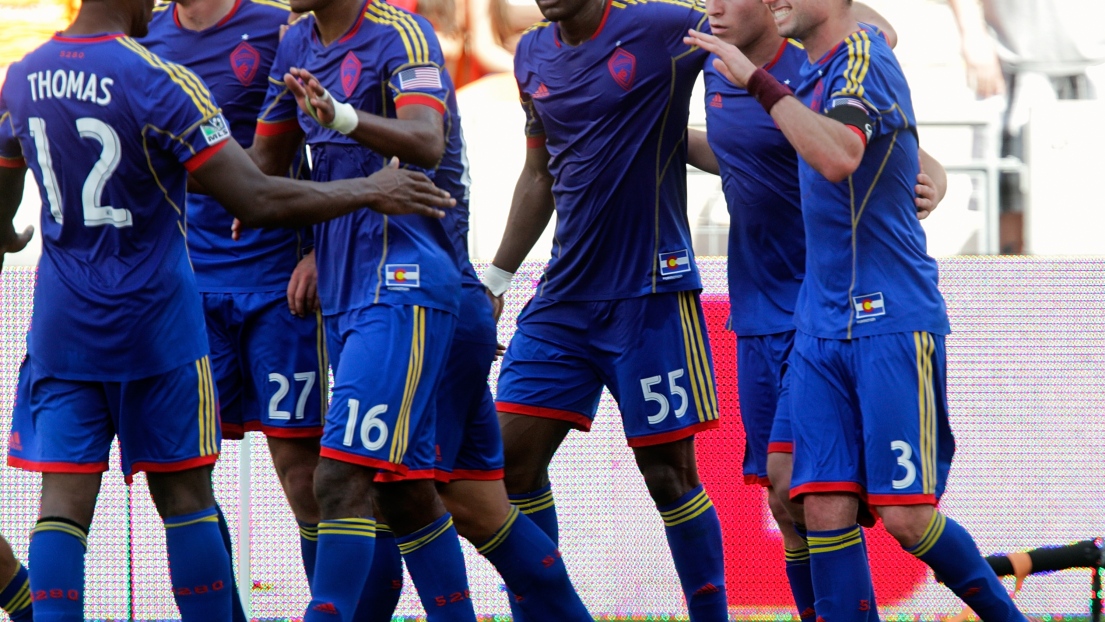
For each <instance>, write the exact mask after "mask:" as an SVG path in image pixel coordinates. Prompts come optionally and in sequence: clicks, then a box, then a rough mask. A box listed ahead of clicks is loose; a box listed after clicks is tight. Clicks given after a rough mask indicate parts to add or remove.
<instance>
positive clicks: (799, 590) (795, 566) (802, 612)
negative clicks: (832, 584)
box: [784, 524, 817, 620]
mask: <svg viewBox="0 0 1105 622" xmlns="http://www.w3.org/2000/svg"><path fill="white" fill-rule="evenodd" d="M794 530H795V531H797V532H798V535H799V536H800V537H801V538H802V540H803V541H805V540H806V538H807V537H808V536H807V534H806V527H805V526H804V525H798V524H795V525H794ZM784 551H785V554H786V560H787V581H789V582H790V593H791V594H793V595H794V604H795V605H796V606H797V607H798V615H799V617H801V618H802V619H803V620H814V619H815V618H816V617H817V611H816V610H815V609H814V607H813V603H814V600H815V599H814V595H813V575H811V574H810V547H809V543H808V542H807V543H806V546H803V547H802V548H800V549H784Z"/></svg>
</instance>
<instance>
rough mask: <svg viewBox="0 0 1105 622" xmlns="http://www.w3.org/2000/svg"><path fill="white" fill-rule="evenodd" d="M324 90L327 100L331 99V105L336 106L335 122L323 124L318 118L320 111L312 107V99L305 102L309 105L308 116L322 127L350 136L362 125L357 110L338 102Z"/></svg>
mask: <svg viewBox="0 0 1105 622" xmlns="http://www.w3.org/2000/svg"><path fill="white" fill-rule="evenodd" d="M323 90H324V91H325V93H326V98H327V99H329V100H330V103H331V105H333V106H334V120H333V121H331V122H329V123H323V122H322V120H321V119H319V118H318V109H316V108H315V107H314V106H312V105H311V99H310V98H307V99H306V100H305V101H304V103H306V104H307V114H309V115H310V116H311V118H312V119H314V120H315V121H317V122H318V124H319V125H321V126H322V127H325V128H328V129H331V130H334V131H335V132H340V133H342V134H345V135H349V133H350V132H352V131H353V130H355V129H357V124H358V123H360V121H359V120H358V119H357V109H356V108H354V107H353V106H351V105H349V104H347V103H345V102H341V101H338V100H337V99H336V98H335V97H334V96H333V95H331V94H330V91H326V90H325V89H323Z"/></svg>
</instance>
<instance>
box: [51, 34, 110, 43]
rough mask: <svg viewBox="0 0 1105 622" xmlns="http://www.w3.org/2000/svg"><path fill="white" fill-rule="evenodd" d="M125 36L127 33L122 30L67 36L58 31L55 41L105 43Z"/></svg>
mask: <svg viewBox="0 0 1105 622" xmlns="http://www.w3.org/2000/svg"><path fill="white" fill-rule="evenodd" d="M125 36H126V35H125V34H123V33H121V32H113V33H111V34H107V35H91V36H88V35H83V36H82V35H76V36H70V37H67V36H65V35H63V34H61V33H60V32H57V33H54V41H60V42H62V43H103V42H104V41H111V40H113V39H119V38H121V37H125Z"/></svg>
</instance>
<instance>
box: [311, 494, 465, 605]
mask: <svg viewBox="0 0 1105 622" xmlns="http://www.w3.org/2000/svg"><path fill="white" fill-rule="evenodd" d="M396 542H397V543H398V544H399V552H400V553H402V554H403V559H404V560H406V562H407V569H408V570H410V572H411V579H412V580H413V581H414V587H415V588H416V589H417V590H418V597H419V599H420V600H421V601H422V606H423V607H424V608H425V609H426V619H427V620H428V621H429V622H452V621H453V620H462V621H464V622H474V621H475V619H476V612H475V610H474V609H473V608H472V598H471V595H470V594H469V593H468V575H467V574H466V573H465V570H464V554H463V553H462V552H461V550H460V540H459V539H458V538H457V530H456V529H455V528H454V527H453V517H452V516H451V515H449V514H448V513H446V514H444V515H442V517H441V518H439V519H437V520H435V521H434V522H432V523H430V524H429V525H426V526H425V527H423V528H422V529H419V530H418V531H416V532H414V533H412V534H410V535H408V536H403V537H401V538H396ZM305 622H308V621H305Z"/></svg>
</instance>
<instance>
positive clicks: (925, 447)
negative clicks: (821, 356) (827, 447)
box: [857, 332, 1024, 622]
mask: <svg viewBox="0 0 1105 622" xmlns="http://www.w3.org/2000/svg"><path fill="white" fill-rule="evenodd" d="M858 341H859V343H858V344H857V347H858V352H857V354H858V356H857V375H858V377H859V386H860V389H861V390H860V403H861V408H862V410H863V413H864V415H863V419H864V429H865V440H866V446H865V461H866V468H867V482H868V484H867V485H868V498H869V499H870V501H871V503H872V505H875V506H876V507H877V508H878V512H879V515H880V516H881V517H882V520H883V524H884V525H885V526H886V530H887V531H888V532H890V535H892V536H894V538H895V539H896V540H898V542H899V543H900V544H901V545H902V547H903V548H905V549H906V550H907V551H909V552H910V553H912V554H914V555H916V556H917V557H918V558H919V559H920V560H921V561H923V562H925V563H926V564H928V565H929V566H930V567H931V568H932V569H933V570H934V571H936V573H937V574H938V575H940V577H941V579H943V581H944V584H945V585H947V586H948V587H949V588H950V589H951V590H952V591H953V592H955V594H956V595H957V596H959V597H960V598H961V599H963V601H964V602H965V603H967V605H968V606H970V607H971V608H972V609H974V610H975V612H976V613H977V614H978V615H979V617H980V618H982V619H983V620H985V621H986V622H999V621H1002V622H1004V621H1020V620H1023V619H1024V616H1023V615H1022V614H1021V613H1020V612H1019V611H1018V610H1017V608H1016V605H1014V604H1013V601H1012V599H1011V598H1010V597H1009V594H1008V593H1007V592H1006V590H1005V588H1004V587H1003V586H1002V584H1001V582H1000V581H999V580H998V578H997V575H995V574H994V571H993V569H992V568H991V567H990V565H989V564H988V563H986V560H985V559H983V557H982V555H981V553H979V550H978V547H977V546H976V545H975V542H974V540H973V539H972V538H971V536H970V534H968V533H967V531H966V530H965V529H963V527H961V526H960V525H959V524H958V523H956V522H955V521H954V520H952V519H951V518H948V517H947V516H945V515H944V514H942V513H940V512H938V511H937V510H936V509H935V505H936V503H937V501H938V500H939V498H940V495H941V494H943V492H944V484H945V481H946V479H947V475H948V471H949V469H950V467H951V460H952V455H953V452H954V446H955V441H954V440H953V438H952V435H951V430H950V428H949V426H948V411H947V400H946V397H945V369H946V367H945V355H944V338H943V336H941V335H932V334H930V333H925V332H915V333H895V334H891V335H880V336H876V337H866V338H863V339H860V340H858ZM872 359H877V360H875V361H873V360H872ZM865 389H866V390H865Z"/></svg>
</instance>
